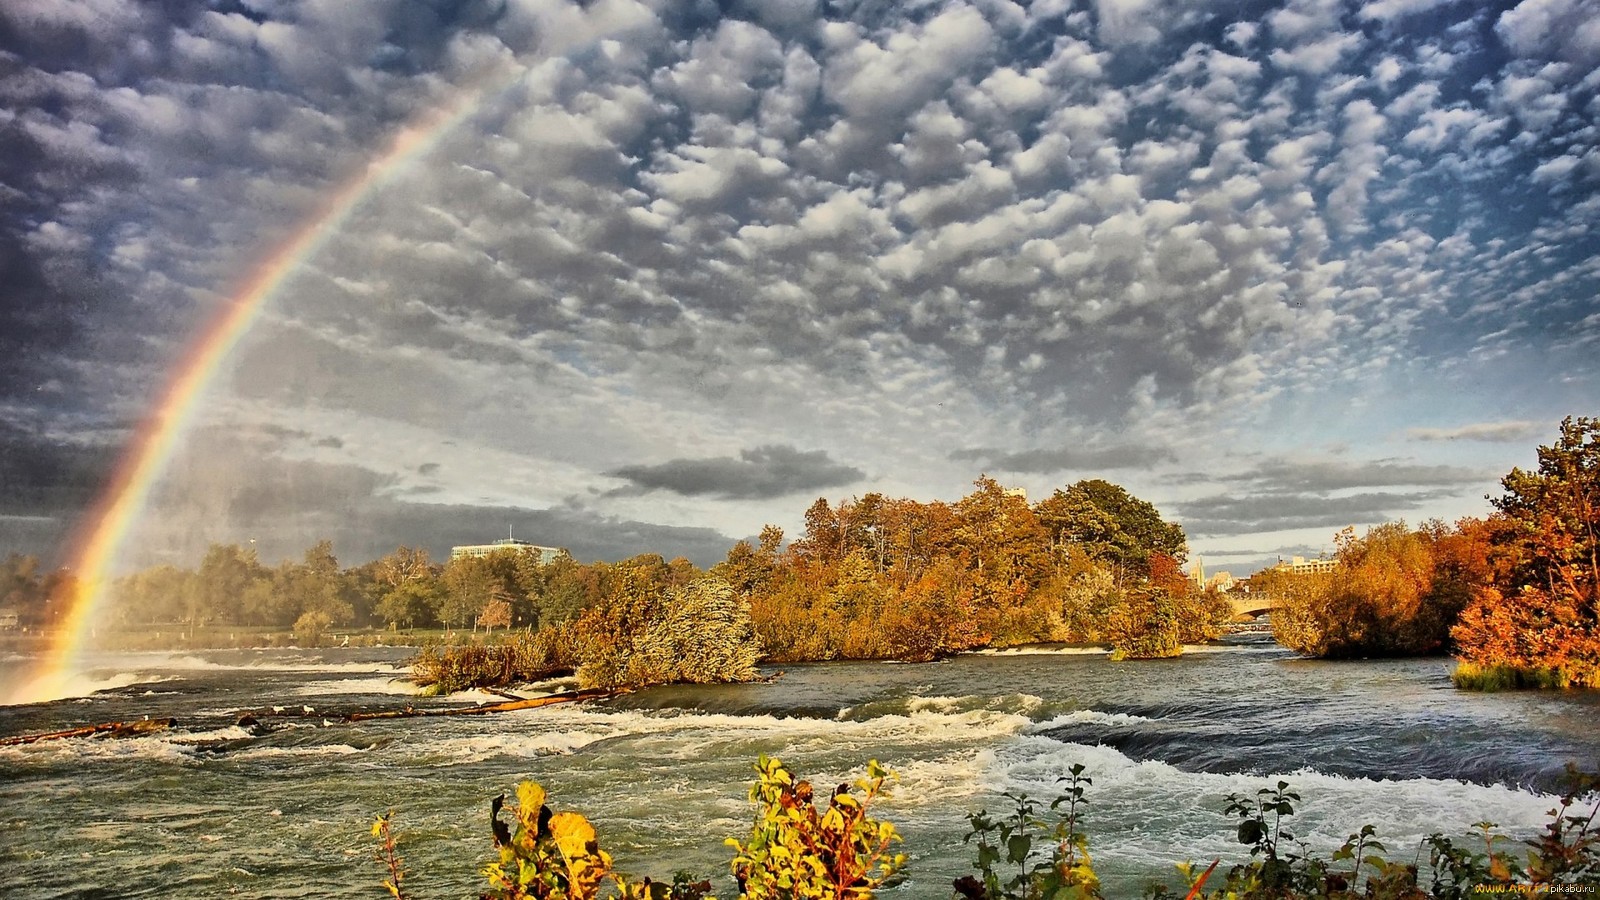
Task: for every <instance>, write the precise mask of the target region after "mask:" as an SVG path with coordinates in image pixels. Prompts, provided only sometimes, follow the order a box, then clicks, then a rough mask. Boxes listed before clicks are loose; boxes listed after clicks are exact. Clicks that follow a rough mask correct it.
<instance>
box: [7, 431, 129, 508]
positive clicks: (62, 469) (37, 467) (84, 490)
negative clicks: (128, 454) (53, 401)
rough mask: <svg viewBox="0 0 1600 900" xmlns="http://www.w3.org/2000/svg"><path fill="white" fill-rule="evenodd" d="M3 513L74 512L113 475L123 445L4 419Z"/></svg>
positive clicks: (91, 497) (93, 496)
mask: <svg viewBox="0 0 1600 900" xmlns="http://www.w3.org/2000/svg"><path fill="white" fill-rule="evenodd" d="M0 447H3V448H4V452H0V515H6V516H23V517H45V518H54V517H57V516H63V515H71V514H72V512H73V511H75V510H77V509H80V508H82V507H83V506H84V505H86V504H87V503H89V502H90V501H92V500H93V499H94V498H95V496H96V495H97V494H98V492H99V491H100V489H101V486H102V485H103V484H104V483H105V481H106V480H107V479H108V478H109V477H110V474H111V470H112V468H113V467H114V466H115V465H116V462H117V455H118V451H119V448H118V447H116V446H115V445H106V444H98V445H93V444H91V445H84V444H78V443H75V442H70V441H62V440H52V439H50V438H47V437H43V436H40V435H36V434H32V433H29V432H27V431H25V430H23V429H21V428H18V427H17V426H15V425H12V424H10V423H8V422H0Z"/></svg>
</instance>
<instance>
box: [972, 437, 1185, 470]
mask: <svg viewBox="0 0 1600 900" xmlns="http://www.w3.org/2000/svg"><path fill="white" fill-rule="evenodd" d="M950 458H951V459H954V460H977V461H979V462H981V463H982V464H983V465H984V466H986V467H989V468H993V469H998V470H1000V471H1004V472H1028V473H1036V474H1041V475H1045V474H1050V473H1052V472H1060V471H1063V470H1067V469H1077V470H1082V471H1089V472H1092V471H1096V470H1116V469H1146V468H1150V467H1152V466H1155V465H1158V464H1160V463H1164V462H1172V461H1173V460H1175V459H1176V454H1174V453H1173V451H1172V450H1170V449H1168V448H1165V447H1157V446H1151V445H1147V444H1119V445H1115V446H1109V447H1086V446H1084V447H1058V448H1039V449H1034V450H1017V451H1006V450H999V449H996V448H993V447H974V448H971V449H967V450H956V451H954V452H952V453H951V454H950Z"/></svg>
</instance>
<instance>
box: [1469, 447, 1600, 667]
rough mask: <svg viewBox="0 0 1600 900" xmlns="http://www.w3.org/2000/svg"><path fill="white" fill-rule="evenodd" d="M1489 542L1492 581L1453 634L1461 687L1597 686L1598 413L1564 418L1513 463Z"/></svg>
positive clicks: (1599, 561) (1599, 560)
mask: <svg viewBox="0 0 1600 900" xmlns="http://www.w3.org/2000/svg"><path fill="white" fill-rule="evenodd" d="M1500 483H1501V486H1502V487H1503V488H1504V489H1505V493H1504V494H1503V495H1502V496H1500V497H1499V498H1498V499H1495V500H1494V505H1495V509H1496V511H1497V513H1498V515H1497V519H1498V521H1497V523H1496V524H1495V526H1494V527H1493V528H1492V533H1491V536H1490V541H1491V544H1492V547H1493V552H1494V555H1495V556H1496V557H1497V559H1496V560H1495V561H1494V564H1493V566H1492V569H1491V571H1490V572H1489V575H1490V583H1489V584H1488V585H1486V586H1484V587H1482V588H1480V589H1479V590H1478V591H1477V592H1476V595H1475V597H1474V599H1473V602H1472V604H1471V605H1470V606H1469V607H1468V608H1467V609H1466V611H1465V612H1464V613H1463V614H1462V616H1461V621H1460V623H1459V624H1458V625H1457V626H1456V627H1455V629H1454V630H1453V632H1452V634H1453V636H1454V637H1455V640H1456V645H1457V651H1458V654H1457V655H1458V656H1459V657H1460V658H1461V661H1462V664H1463V665H1462V667H1461V668H1460V669H1458V671H1457V676H1458V677H1457V682H1458V683H1462V684H1466V685H1468V686H1490V687H1492V686H1498V685H1508V686H1509V685H1522V684H1534V685H1540V686H1544V685H1552V686H1563V687H1565V686H1574V687H1600V419H1592V418H1582V417H1580V418H1572V417H1568V418H1566V419H1565V420H1563V421H1562V423H1561V436H1560V437H1559V438H1558V439H1557V440H1556V442H1555V443H1554V444H1553V445H1551V446H1548V447H1540V448H1539V467H1538V469H1537V470H1536V471H1533V472H1525V471H1523V470H1522V469H1512V470H1511V473H1510V474H1508V475H1506V477H1505V478H1503V479H1501V482H1500Z"/></svg>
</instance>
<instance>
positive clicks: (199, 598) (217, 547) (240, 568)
mask: <svg viewBox="0 0 1600 900" xmlns="http://www.w3.org/2000/svg"><path fill="white" fill-rule="evenodd" d="M265 577H267V573H266V570H265V569H263V568H262V566H261V562H260V561H259V560H258V559H257V558H256V551H255V549H254V548H250V549H246V548H244V547H241V546H239V545H238V544H212V545H211V546H210V548H208V549H207V550H206V555H205V558H204V559H202V560H201V561H200V571H199V573H198V574H197V576H196V579H195V590H194V591H193V592H191V593H190V595H189V601H190V604H189V609H188V613H187V616H186V620H187V621H188V623H189V624H190V625H203V624H205V623H207V622H226V623H239V622H241V621H242V620H243V615H242V612H243V610H242V605H243V600H244V596H245V592H246V591H247V590H249V588H250V586H251V584H252V583H253V582H255V581H257V580H259V579H262V578H265Z"/></svg>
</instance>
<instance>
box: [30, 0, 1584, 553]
mask: <svg viewBox="0 0 1600 900" xmlns="http://www.w3.org/2000/svg"><path fill="white" fill-rule="evenodd" d="M452 104H456V105H460V104H465V108H466V109H467V110H468V112H467V114H466V115H465V116H464V117H463V118H461V119H460V120H459V121H458V122H456V123H455V124H453V125H452V126H451V127H449V128H448V129H447V130H445V131H444V132H443V133H441V134H440V135H439V136H438V139H437V140H435V141H433V142H432V143H431V144H429V145H428V146H427V147H426V148H425V149H424V150H423V151H422V152H420V153H418V154H416V155H415V156H413V157H412V158H410V159H408V160H407V161H406V162H405V164H404V165H403V166H402V167H401V168H400V169H399V170H398V171H396V172H395V173H394V174H393V175H392V176H390V177H389V178H387V179H385V180H383V181H382V182H381V183H379V184H378V185H377V186H376V188H375V189H373V190H371V191H369V192H367V193H366V194H365V195H363V196H362V198H361V200H360V202H359V203H358V204H357V205H356V206H355V207H354V208H352V209H351V210H350V212H349V215H348V216H347V217H346V218H344V219H343V220H342V221H341V222H340V224H339V225H338V227H337V229H335V230H333V231H332V232H331V233H330V234H329V235H328V236H327V238H326V240H325V241H324V242H323V243H322V244H321V245H320V248H319V249H318V250H317V252H316V253H315V254H313V255H311V256H310V257H309V258H308V259H306V260H305V261H304V263H303V264H302V265H300V266H298V267H297V268H296V269H295V271H294V273H293V274H292V276H291V277H289V278H288V279H287V280H286V281H285V282H284V283H283V285H282V286H281V288H280V289H279V290H277V291H276V292H275V293H274V294H273V295H272V296H271V297H270V299H269V300H268V302H267V304H266V306H265V308H264V310H263V312H262V314H261V317H260V318H259V319H258V320H257V322H256V323H255V324H254V325H253V326H252V327H251V329H250V331H249V332H248V333H247V334H246V335H245V336H244V338H243V339H242V340H241V341H240V343H239V344H238V345H237V346H236V347H235V348H234V349H233V351H232V352H231V353H230V354H229V355H228V356H227V358H226V359H225V360H224V363H223V364H222V365H221V366H220V367H219V368H218V370H217V371H216V373H215V376H214V377H213V378H212V379H211V380H210V382H209V384H208V386H207V388H206V391H205V393H204V395H203V396H202V397H201V399H200V401H199V404H198V407H197V409H196V412H195V415H194V416H193V419H192V421H191V422H190V423H189V424H188V426H187V427H186V430H185V431H184V432H183V434H182V435H181V437H180V440H179V441H178V442H177V449H176V452H174V453H173V454H172V456H171V458H170V459H169V460H168V462H167V464H166V466H165V468H164V470H163V471H164V474H163V476H162V478H161V480H160V482H159V483H158V485H157V487H156V489H155V491H154V493H153V495H152V497H151V500H150V502H149V504H148V506H147V507H146V508H145V510H144V512H143V514H142V515H141V516H140V517H139V519H138V522H137V525H136V527H135V528H134V529H133V531H132V532H131V534H130V537H129V539H128V541H127V542H126V543H125V545H124V547H123V551H122V554H121V562H120V565H121V566H122V567H123V568H127V567H132V566H143V565H151V564H155V563H160V562H172V563H177V564H181V565H193V564H195V563H196V562H197V561H198V559H199V557H200V555H201V554H202V553H203V552H204V550H205V547H206V546H207V544H209V543H211V542H224V543H241V544H245V543H248V544H250V545H251V546H254V547H256V548H257V550H258V552H259V553H260V555H261V556H262V558H263V559H264V560H265V561H268V562H274V561H276V560H277V559H280V558H284V557H290V556H297V555H298V554H299V552H300V551H301V550H302V549H303V548H305V547H306V546H308V545H310V544H311V543H312V542H314V541H316V540H318V539H321V538H330V539H332V540H333V541H334V546H335V550H336V552H337V553H338V554H339V556H340V558H341V560H342V561H344V562H346V563H349V564H353V563H357V562H360V561H364V560H366V559H370V558H373V557H375V556H377V555H379V554H381V553H384V552H386V551H387V550H390V549H393V548H394V547H396V546H399V545H402V544H404V545H416V546H424V547H427V548H429V549H430V550H431V551H432V552H433V553H434V555H435V557H436V558H439V557H442V556H443V555H444V554H446V553H448V548H449V547H450V546H451V545H453V544H457V543H477V542H482V541H487V540H490V539H494V538H497V537H503V536H505V535H506V534H507V533H508V529H509V530H510V531H511V533H514V534H515V536H516V537H518V538H522V539H526V540H530V541H533V542H535V543H540V544H547V545H555V546H562V547H567V548H569V549H571V550H572V552H573V553H574V555H575V556H577V557H578V558H579V559H583V560H593V559H621V558H624V557H628V556H632V555H635V554H638V553H661V554H662V555H664V556H667V557H669V558H670V557H673V556H678V555H684V556H687V557H689V558H690V559H692V560H694V561H696V562H697V563H700V564H702V565H709V564H711V563H713V562H715V561H717V560H718V559H720V558H721V557H722V556H723V555H724V554H725V552H726V551H727V548H728V547H729V546H730V545H731V544H732V543H733V542H734V541H736V540H738V539H741V538H746V537H749V536H752V535H754V534H756V533H757V532H758V531H759V530H760V529H761V527H762V525H763V524H765V523H772V524H776V525H779V526H781V527H783V528H784V529H785V530H786V531H787V532H788V534H789V535H790V536H791V537H792V536H795V535H797V534H798V533H799V531H800V528H801V523H802V514H803V512H804V510H805V508H806V507H807V506H808V505H810V503H811V502H812V501H813V500H814V499H816V498H817V497H819V496H821V497H827V498H829V499H830V500H833V501H837V500H839V499H841V498H847V497H851V496H859V495H862V494H865V493H867V492H871V491H878V492H881V493H884V494H886V495H890V496H907V497H914V498H917V499H922V500H934V499H946V500H954V499H956V498H958V497H960V496H961V495H962V494H964V493H966V492H968V491H969V490H970V489H971V485H972V482H973V480H974V479H975V478H977V477H978V476H979V475H981V474H988V475H990V476H993V477H995V478H997V479H998V480H1000V481H1001V482H1002V483H1004V484H1006V485H1012V486H1018V487H1023V488H1025V489H1026V490H1027V492H1028V495H1029V497H1030V498H1033V499H1039V498H1042V497H1044V496H1048V494H1049V493H1050V492H1051V491H1052V490H1054V489H1055V488H1058V487H1063V486H1065V485H1068V484H1071V483H1072V482H1074V481H1077V480H1079V479H1081V478H1105V479H1108V480H1110V481H1114V482H1117V483H1119V484H1122V485H1124V486H1126V487H1127V488H1128V489H1129V490H1130V491H1132V492H1133V493H1135V494H1136V495H1138V496H1140V497H1142V498H1144V499H1147V500H1149V501H1151V502H1153V503H1155V504H1156V506H1157V507H1158V508H1159V509H1160V510H1161V512H1162V514H1163V515H1164V516H1165V517H1167V518H1168V519H1169V520H1173V521H1177V522H1179V523H1181V524H1182V525H1183V526H1184V528H1185V530H1186V532H1187V534H1188V535H1189V540H1190V551H1191V557H1193V556H1199V557H1201V558H1202V559H1203V560H1204V561H1205V563H1206V566H1207V568H1208V570H1217V569H1231V570H1235V571H1239V572H1247V571H1250V570H1252V569H1254V568H1256V567H1258V566H1260V565H1262V564H1264V563H1266V562H1270V561H1271V560H1274V559H1276V558H1277V557H1279V556H1290V555H1308V556H1314V555H1316V554H1317V553H1319V552H1321V551H1324V550H1328V549H1331V547H1332V539H1333V535H1334V534H1335V533H1336V532H1337V531H1338V530H1339V529H1341V528H1343V527H1345V526H1351V525H1353V526H1356V527H1357V528H1358V529H1359V528H1361V527H1365V526H1368V525H1371V524H1375V523H1378V522H1382V521H1385V520H1391V519H1398V518H1403V519H1405V520H1407V521H1410V522H1413V523H1415V522H1419V521H1422V520H1424V519H1428V518H1433V517H1439V518H1444V519H1446V520H1452V519H1454V518H1456V517H1459V516H1462V515H1482V514H1485V513H1486V512H1487V511H1488V510H1489V504H1488V501H1487V500H1486V499H1485V496H1486V495H1490V494H1496V493H1497V492H1498V479H1499V478H1500V477H1501V476H1502V475H1504V474H1505V473H1506V472H1507V471H1509V470H1510V468H1511V467H1513V466H1523V467H1528V466H1530V465H1532V464H1533V463H1534V461H1535V454H1534V450H1535V447H1536V446H1537V445H1538V444H1540V443H1548V442H1549V441H1550V440H1551V439H1552V438H1553V437H1554V435H1555V434H1556V432H1557V429H1558V425H1559V422H1560V420H1561V419H1562V417H1564V416H1567V415H1591V416H1592V415H1597V414H1600V404H1597V403H1596V401H1595V398H1596V395H1597V387H1600V367H1597V365H1596V362H1595V361H1596V359H1597V358H1600V295H1597V287H1600V234H1597V231H1596V226H1597V224H1600V190H1597V187H1600V124H1597V123H1600V0H1524V2H1521V3H1503V4H1498V5H1495V4H1488V3H1479V2H1467V0H1456V2H1450V0H1442V2H1441V0H1371V2H1367V3H1364V4H1363V3H1342V4H1341V3H1331V2H1303V0H1289V2H1287V3H1277V2H1242V0H1235V2H1220V0H1219V2H1176V0H1040V2H1035V3H1031V4H1026V5H1017V4H1014V3H1011V2H1008V0H947V2H893V3H891V2H819V0H769V2H758V0H747V2H730V3H722V4H718V3H710V2H700V3H669V2H640V0H593V2H586V3H581V4H578V3H570V2H563V0H465V2H445V0H433V2H419V0H306V2H278V0H238V2H233V0H228V2H211V3H200V2H189V0H164V2H159V3H151V2H136V0H76V2H70V3H69V2H65V0H61V2H51V0H8V2H6V3H5V4H3V5H0V554H3V553H8V552H19V553H35V554H40V555H42V556H44V557H45V558H46V559H48V560H52V561H55V562H61V561H64V560H66V559H68V558H70V552H69V550H70V547H71V545H72V542H73V540H74V535H75V534H79V533H81V531H82V529H84V528H85V527H86V524H87V521H86V520H87V517H88V516H89V515H90V510H91V509H92V507H93V504H94V502H95V500H96V498H97V497H98V496H99V494H100V493H101V492H102V491H103V490H104V489H105V482H106V479H107V477H108V475H109V473H110V472H111V471H112V470H113V468H114V466H115V465H116V462H117V460H118V458H119V457H120V455H121V454H123V453H124V452H125V449H126V447H127V446H128V443H129V441H130V439H131V437H132V435H133V433H134V429H135V428H136V427H137V426H138V425H139V423H140V422H141V421H143V420H144V419H145V418H146V417H147V416H149V415H150V414H151V410H152V406H153V404H155V402H156V401H157V399H158V398H159V396H160V394H161V391H162V389H163V386H164V385H165V384H166V382H167V380H168V379H169V378H170V377H171V376H172V373H173V371H174V370H175V368H176V367H178V366H179V365H180V364H181V362H182V360H183V359H184V358H185V356H186V354H187V353H189V348H190V346H191V345H192V344H193V343H194V342H195V341H196V340H197V339H198V338H199V336H200V335H201V334H202V333H203V330H204V329H205V327H206V325H207V323H208V322H210V321H211V320H212V319H213V318H214V317H215V316H217V315H218V313H219V311H220V310H222V309H224V307H225V306H226V304H227V302H228V301H229V299H230V297H232V296H234V295H236V294H237V293H238V292H239V291H240V289H241V286H242V285H243V284H244V281H245V279H246V278H247V276H248V273H249V272H251V271H252V268H253V267H255V266H257V265H259V264H260V263H261V261H262V260H264V259H267V258H268V257H270V255H271V254H272V252H273V251H274V249H275V248H277V247H279V246H281V245H282V244H283V242H284V241H286V240H288V239H289V238H290V237H292V236H293V235H295V234H296V233H299V232H301V231H302V230H303V229H304V228H305V227H306V225H307V223H308V222H309V221H311V220H312V219H313V218H314V217H315V216H316V215H318V209H319V204H320V203H321V201H322V200H323V199H325V198H326V197H328V196H330V195H331V194H333V193H334V192H336V191H337V190H338V188H339V187H341V186H342V185H345V184H348V183H350V182H351V181H352V179H358V178H360V177H361V176H362V174H363V173H364V172H365V171H367V167H368V166H369V165H371V164H372V162H373V161H374V160H375V159H377V158H379V157H380V156H381V155H382V154H383V153H384V150H385V147H387V146H388V144H389V143H390V142H391V141H392V140H394V138H395V136H396V135H397V134H400V133H401V132H402V131H403V130H404V129H406V128H407V127H408V126H409V125H412V124H414V123H416V122H419V121H425V120H427V119H428V117H429V116H432V115H434V114H436V113H437V112H438V111H439V110H440V109H444V108H453V107H452Z"/></svg>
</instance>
